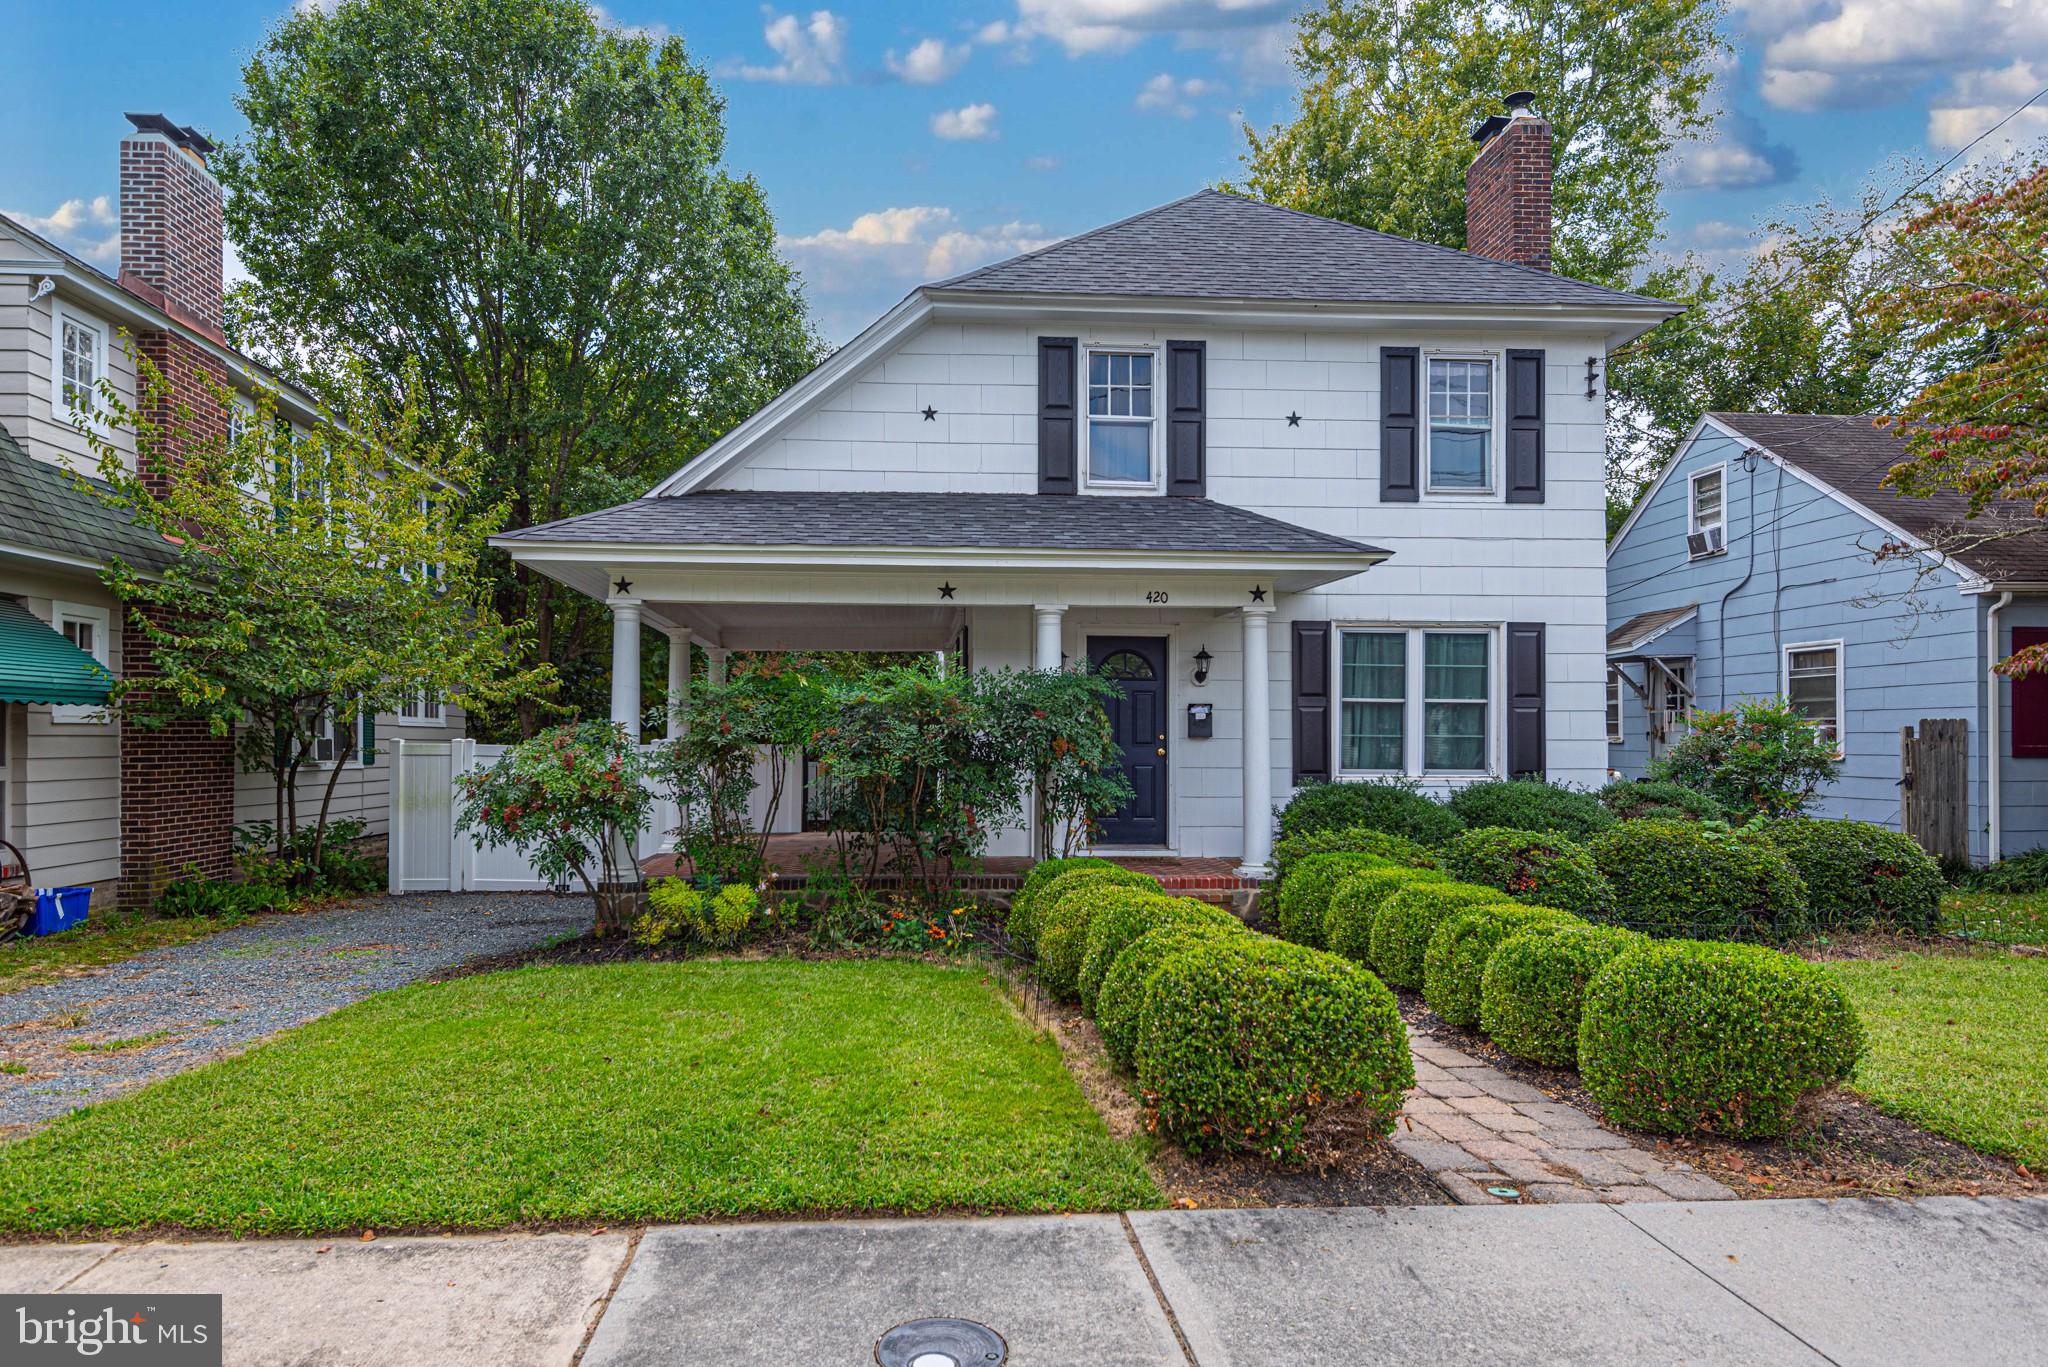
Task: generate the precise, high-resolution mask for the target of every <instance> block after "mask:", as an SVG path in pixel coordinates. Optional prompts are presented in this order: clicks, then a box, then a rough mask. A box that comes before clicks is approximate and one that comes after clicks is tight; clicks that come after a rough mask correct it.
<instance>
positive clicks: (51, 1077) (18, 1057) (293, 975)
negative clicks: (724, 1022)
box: [0, 893, 591, 1134]
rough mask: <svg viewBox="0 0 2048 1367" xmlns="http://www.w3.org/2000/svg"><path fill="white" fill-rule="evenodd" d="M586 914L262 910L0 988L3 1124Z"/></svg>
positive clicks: (451, 897)
mask: <svg viewBox="0 0 2048 1367" xmlns="http://www.w3.org/2000/svg"><path fill="white" fill-rule="evenodd" d="M590 922H591V909H590V900H589V899H588V898H586V897H554V896H550V895H547V894H544V893H543V894H533V893H525V894H505V893H498V894H489V893H467V894H464V893H413V894H408V895H405V896H401V897H380V898H377V899H375V900H372V901H366V902H359V903H356V904H353V905H351V906H346V907H336V908H332V909H329V910H325V911H315V912H308V913H306V914H304V915H300V916H291V915H280V916H265V917H261V918H259V919H257V920H254V921H251V922H250V923H249V924H247V925H243V926H237V927H236V928H235V929H233V930H228V931H223V932H221V933H220V934H218V935H213V936H209V937H207V938H206V939H203V940H194V941H191V942H189V943H186V944H182V945H173V946H171V947H169V948H167V949H154V950H150V951H149V952H148V953H146V954H138V955H136V956H135V957H134V958H132V959H124V960H122V961H121V962H120V963H115V964H109V965H107V966H106V967H105V968H102V969H98V970H95V971H94V972H92V973H90V974H87V975H83V976H80V977H76V978H66V979H64V980H62V981H60V982H54V983H46V984H44V985H42V986H40V987H31V988H27V989H24V990H22V991H20V992H13V993H9V994H7V995H5V996H0V1067H4V1069H5V1071H4V1072H0V1134H4V1133H6V1132H7V1131H8V1130H10V1129H12V1128H14V1127H18V1126H22V1125H32V1124H36V1123H39V1122H42V1121H46V1120H50V1119H52V1118H54V1117H56V1116H59V1115H62V1114H63V1113H64V1112H66V1111H69V1110H74V1109H76V1108H77V1107H80V1106H84V1105H88V1104H90V1103H92V1102H95V1101H102V1100H104V1099H106V1098H107V1097H110V1096H113V1095H114V1094H115V1093H117V1092H121V1091H125V1090H127V1089H128V1088H130V1087H134V1086H136V1085H138V1084H140V1083H143V1082H148V1081H150V1080H151V1079H153V1078H159V1077H164V1076H166V1075H168V1074H171V1073H178V1072H183V1071H184V1070H185V1069H187V1068H196V1067H198V1066H199V1065H200V1064H202V1063H206V1062H208V1061H209V1060H211V1059H214V1058H217V1057H219V1056H220V1055H222V1054H225V1053H233V1052H235V1051H236V1050H239V1049H242V1048H245V1047H247V1046H248V1045H250V1044H252V1043H254V1042H255V1041H257V1040H260V1039H262V1038H263V1037H264V1036H266V1035H271V1034H275V1033H276V1032H277V1031H279V1030H284V1029H287V1028H289V1027H291V1026H294V1025H298V1024H301V1023H302V1022H305V1021H309V1020H312V1019H313V1018H314V1017H316V1016H324V1015H326V1014H327V1013H328V1012H329V1011H333V1010H335V1009H336V1008H338V1007H342V1006H346V1005H348V1004H349V1003H350V1002H354V1001H360V1000H362V999H363V998H364V997H368V996H371V995H372V994H374V993H378V992H385V991H389V990H390V989H391V988H394V987H403V986H404V985H405V984H407V983H410V982H415V981H417V980H419V979H421V978H424V977H428V976H430V975H432V974H434V973H438V972H440V971H442V970H444V969H448V968H452V967H454V966H456V965H458V964H463V963H467V962H469V961H470V960H472V959H479V958H485V957H488V956H491V955H495V954H506V953H511V952H515V951H518V950H521V949H529V948H533V947H534V946H537V945H541V944H545V943H547V942H549V941H551V940H554V939H556V938H558V937H561V936H565V935H577V934H581V933H582V932H583V931H584V930H586V929H588V928H589V926H590ZM110 1046H112V1047H110Z"/></svg>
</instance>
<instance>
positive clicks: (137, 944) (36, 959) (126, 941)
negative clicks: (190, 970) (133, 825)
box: [0, 908, 246, 993]
mask: <svg viewBox="0 0 2048 1367" xmlns="http://www.w3.org/2000/svg"><path fill="white" fill-rule="evenodd" d="M245 919H246V918H243V917H220V916H184V917H179V918H176V919H169V918H164V917H157V916H151V915H149V914H147V913H145V912H135V911H100V910H99V909H97V908H95V909H94V910H93V913H92V915H91V916H89V917H87V918H86V922H85V924H84V925H82V926H79V927H78V928H77V929H75V930H67V931H63V932H61V933H60V934H56V935H44V936H41V937H30V936H25V937H23V938H22V939H19V940H9V941H8V942H7V943H6V944H0V993H7V992H19V991H20V990H21V989H22V988H24V987H34V986H35V985H36V984H37V983H46V982H51V981H53V980H55V979H57V978H61V977H63V976H65V974H67V973H70V972H73V971H76V970H78V969H82V968H102V967H104V966H106V965H107V964H111V963H119V962H120V961H121V960H123V959H128V958H133V957H134V956H135V955H137V954H140V953H142V952H143V951H144V950H146V949H160V948H162V947H163V946H164V945H176V944H183V943H184V942H185V941H187V940H197V939H199V938H200V937H201V936H205V935H212V934H214V933H215V932H216V931H222V930H226V929H228V928H229V927H230V926H238V925H241V924H242V922H243V921H244V920H245Z"/></svg>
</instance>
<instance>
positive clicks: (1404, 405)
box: [1380, 346, 1422, 503]
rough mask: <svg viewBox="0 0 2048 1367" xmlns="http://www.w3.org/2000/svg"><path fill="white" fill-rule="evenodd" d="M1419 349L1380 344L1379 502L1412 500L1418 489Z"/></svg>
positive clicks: (1420, 453)
mask: <svg viewBox="0 0 2048 1367" xmlns="http://www.w3.org/2000/svg"><path fill="white" fill-rule="evenodd" d="M1421 365H1422V350H1421V348H1420V347H1412V346H1383V347H1381V348H1380V502H1382V503H1414V502H1415V501H1416V500H1417V496H1418V493H1419V490H1420V487H1421V486H1420V483H1419V480H1418V472H1419V471H1420V469H1421V455H1422V448H1421V445H1420V425H1419V423H1418V422H1417V418H1416V393H1417V390H1418V388H1419V385H1418V376H1417V371H1418V369H1419V368H1420V366H1421Z"/></svg>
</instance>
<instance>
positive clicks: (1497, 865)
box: [1444, 826, 1614, 916]
mask: <svg viewBox="0 0 2048 1367" xmlns="http://www.w3.org/2000/svg"><path fill="white" fill-rule="evenodd" d="M1444 872H1445V873H1448V874H1449V875H1450V876H1451V877H1453V878H1455V879H1457V880H1458V881H1459V882H1461V883H1479V884H1482V885H1484V886H1486V887H1489V888H1499V889H1500V890H1501V891H1502V892H1505V893H1507V894H1508V895H1509V896H1511V897H1513V898H1514V899H1515V900H1516V901H1518V902H1528V903H1530V904H1532V905H1534V906H1541V907H1556V908H1558V909H1559V910H1560V911H1575V912H1577V913H1579V914H1580V915H1581V916H1601V915H1605V914H1607V913H1608V912H1610V911H1612V910H1613V909H1614V889H1612V888H1610V887H1609V886H1607V880H1606V879H1605V878H1603V877H1601V875H1600V870H1599V869H1597V868H1595V867H1594V866H1593V856H1592V855H1590V854H1588V853H1587V852H1586V847H1585V846H1584V845H1581V844H1579V843H1578V842H1577V841H1574V840H1569V839H1567V838H1565V837H1564V836H1561V835H1551V834H1545V833H1542V832H1539V831H1526V830H1508V829H1505V828H1503V827H1498V826H1487V827H1481V828H1480V829H1478V830H1472V831H1466V832H1465V833H1464V834H1462V835H1458V836H1453V837H1452V838H1451V840H1450V841H1449V843H1447V844H1446V845H1445V846H1444Z"/></svg>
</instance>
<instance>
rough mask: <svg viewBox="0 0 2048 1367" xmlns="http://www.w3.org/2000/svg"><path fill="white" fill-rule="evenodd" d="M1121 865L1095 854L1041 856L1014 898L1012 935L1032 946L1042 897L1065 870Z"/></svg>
mask: <svg viewBox="0 0 2048 1367" xmlns="http://www.w3.org/2000/svg"><path fill="white" fill-rule="evenodd" d="M1115 867H1117V866H1116V865H1115V864H1112V863H1110V862H1109V861H1108V860H1107V859H1097V858H1095V857H1094V856H1092V855H1081V856H1078V857H1076V858H1073V859H1041V860H1039V861H1038V862H1037V863H1036V864H1033V865H1032V866H1031V869H1030V871H1029V872H1027V873H1026V874H1025V875H1024V881H1023V883H1022V884H1020V885H1019V886H1018V888H1017V891H1016V892H1015V893H1014V894H1012V895H1011V897H1010V912H1009V916H1008V917H1007V918H1006V919H1005V921H1004V924H1005V925H1006V926H1008V927H1009V931H1010V937H1011V938H1012V939H1014V940H1017V941H1018V942H1020V943H1022V944H1025V945H1028V944H1030V943H1031V933H1030V932H1031V929H1032V926H1033V923H1034V920H1035V918H1036V914H1037V904H1038V900H1039V897H1040V896H1041V895H1042V894H1043V893H1044V892H1045V888H1046V885H1047V884H1048V883H1050V882H1052V880H1053V879H1055V878H1057V877H1059V876H1060V875H1061V874H1063V873H1072V872H1074V871H1075V870H1076V869H1113V868H1115Z"/></svg>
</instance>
